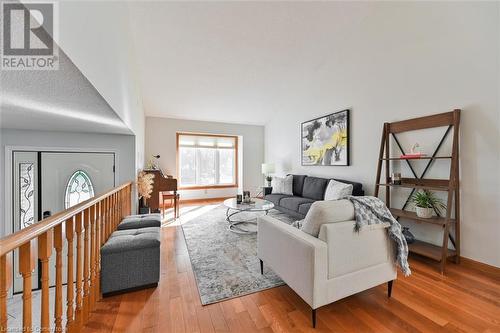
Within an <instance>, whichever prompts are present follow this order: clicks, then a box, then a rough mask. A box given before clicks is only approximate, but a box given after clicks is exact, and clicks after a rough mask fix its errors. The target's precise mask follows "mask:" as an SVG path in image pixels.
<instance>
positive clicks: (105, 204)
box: [103, 197, 109, 242]
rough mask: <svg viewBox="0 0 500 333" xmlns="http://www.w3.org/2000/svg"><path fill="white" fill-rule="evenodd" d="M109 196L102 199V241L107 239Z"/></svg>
mask: <svg viewBox="0 0 500 333" xmlns="http://www.w3.org/2000/svg"><path fill="white" fill-rule="evenodd" d="M108 203H109V197H107V198H105V199H104V221H103V225H104V242H106V241H107V240H108V236H109V209H108V207H109V204H108Z"/></svg>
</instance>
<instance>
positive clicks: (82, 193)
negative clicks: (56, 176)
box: [65, 170, 94, 209]
mask: <svg viewBox="0 0 500 333" xmlns="http://www.w3.org/2000/svg"><path fill="white" fill-rule="evenodd" d="M92 197H94V186H93V185H92V181H91V180H90V177H89V175H88V174H87V173H86V172H85V171H83V170H78V171H76V172H75V173H74V174H73V175H72V176H71V177H70V178H69V181H68V184H67V185H66V195H65V208H66V209H68V208H70V207H72V206H74V205H77V204H79V203H80V202H83V201H85V200H88V199H90V198H92Z"/></svg>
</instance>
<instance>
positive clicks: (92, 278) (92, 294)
mask: <svg viewBox="0 0 500 333" xmlns="http://www.w3.org/2000/svg"><path fill="white" fill-rule="evenodd" d="M95 213H96V205H94V206H91V207H90V291H89V293H90V295H89V303H90V306H89V311H93V310H94V306H95V290H94V289H95V274H96V265H97V259H96V237H97V235H96V232H95V231H96V224H97V223H96V216H95Z"/></svg>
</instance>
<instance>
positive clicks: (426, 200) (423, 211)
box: [410, 190, 446, 218]
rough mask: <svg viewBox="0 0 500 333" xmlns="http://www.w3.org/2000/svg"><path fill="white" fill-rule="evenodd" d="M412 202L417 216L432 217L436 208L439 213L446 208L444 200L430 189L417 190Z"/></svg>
mask: <svg viewBox="0 0 500 333" xmlns="http://www.w3.org/2000/svg"><path fill="white" fill-rule="evenodd" d="M410 202H411V203H412V204H413V205H414V206H415V211H416V213H417V216H418V217H422V218H431V217H432V211H433V210H436V212H437V213H438V214H439V215H441V213H442V211H443V210H446V205H445V204H444V202H443V201H442V200H441V199H439V198H438V197H436V195H435V194H434V193H433V192H431V191H429V190H421V191H417V192H415V194H413V195H412V197H411V199H410Z"/></svg>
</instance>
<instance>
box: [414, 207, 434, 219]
mask: <svg viewBox="0 0 500 333" xmlns="http://www.w3.org/2000/svg"><path fill="white" fill-rule="evenodd" d="M416 211H417V216H418V217H421V218H424V219H429V218H431V217H432V208H423V207H416Z"/></svg>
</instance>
